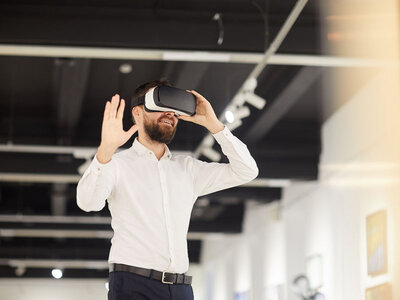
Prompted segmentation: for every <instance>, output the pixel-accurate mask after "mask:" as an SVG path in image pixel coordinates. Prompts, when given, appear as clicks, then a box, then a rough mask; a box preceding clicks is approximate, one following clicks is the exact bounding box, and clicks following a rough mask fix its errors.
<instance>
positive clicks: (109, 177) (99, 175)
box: [76, 154, 117, 211]
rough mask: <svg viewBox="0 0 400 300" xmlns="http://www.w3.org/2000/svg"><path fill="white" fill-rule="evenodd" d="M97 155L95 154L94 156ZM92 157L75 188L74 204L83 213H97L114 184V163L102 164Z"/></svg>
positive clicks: (112, 160) (113, 160) (113, 159)
mask: <svg viewBox="0 0 400 300" xmlns="http://www.w3.org/2000/svg"><path fill="white" fill-rule="evenodd" d="M96 155H97V154H96ZM96 155H95V156H94V158H93V160H92V162H91V164H90V165H89V167H88V168H87V169H86V171H85V173H84V174H83V176H82V178H81V179H80V180H79V182H78V186H77V188H76V202H77V205H78V206H79V208H80V209H82V210H84V211H99V210H101V209H103V207H104V206H105V201H106V199H107V198H109V197H110V195H111V192H112V190H113V188H114V186H115V182H116V174H117V172H116V162H115V158H114V157H113V158H112V159H111V161H109V162H108V163H106V164H102V163H100V162H99V161H98V160H97V157H96Z"/></svg>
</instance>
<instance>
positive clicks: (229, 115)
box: [225, 110, 235, 123]
mask: <svg viewBox="0 0 400 300" xmlns="http://www.w3.org/2000/svg"><path fill="white" fill-rule="evenodd" d="M225 119H226V120H227V121H228V122H229V123H233V121H235V116H234V114H233V112H231V111H230V110H227V111H226V112H225Z"/></svg>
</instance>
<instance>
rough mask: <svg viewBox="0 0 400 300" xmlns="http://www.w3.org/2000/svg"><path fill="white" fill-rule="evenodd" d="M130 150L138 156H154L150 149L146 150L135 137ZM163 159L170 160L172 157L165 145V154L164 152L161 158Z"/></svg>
mask: <svg viewBox="0 0 400 300" xmlns="http://www.w3.org/2000/svg"><path fill="white" fill-rule="evenodd" d="M132 148H133V150H135V151H136V153H137V154H139V155H140V156H152V155H154V153H153V151H151V150H150V149H147V148H146V146H144V145H143V144H142V143H140V142H139V140H138V138H137V137H135V140H134V141H133V143H132ZM164 157H166V158H171V157H172V154H171V151H170V150H169V148H168V146H167V145H165V152H164V155H163V156H162V157H161V158H164Z"/></svg>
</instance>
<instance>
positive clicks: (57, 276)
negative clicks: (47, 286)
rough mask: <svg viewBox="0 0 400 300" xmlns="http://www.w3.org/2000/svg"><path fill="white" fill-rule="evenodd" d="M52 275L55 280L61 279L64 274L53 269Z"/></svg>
mask: <svg viewBox="0 0 400 300" xmlns="http://www.w3.org/2000/svg"><path fill="white" fill-rule="evenodd" d="M51 275H53V277H54V278H55V279H60V278H61V277H62V276H63V272H62V271H61V270H60V269H53V270H51Z"/></svg>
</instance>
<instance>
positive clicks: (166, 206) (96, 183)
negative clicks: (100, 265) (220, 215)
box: [76, 126, 258, 273]
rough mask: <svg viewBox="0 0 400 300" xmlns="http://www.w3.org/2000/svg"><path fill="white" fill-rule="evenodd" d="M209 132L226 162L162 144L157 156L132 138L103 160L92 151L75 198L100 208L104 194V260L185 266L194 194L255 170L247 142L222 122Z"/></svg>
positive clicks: (87, 207)
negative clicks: (107, 222)
mask: <svg viewBox="0 0 400 300" xmlns="http://www.w3.org/2000/svg"><path fill="white" fill-rule="evenodd" d="M213 136H214V138H215V139H216V141H217V142H218V143H219V144H220V146H221V149H222V152H223V153H224V154H225V155H226V156H227V157H228V159H229V163H217V162H210V163H209V162H204V161H201V160H198V159H196V158H194V157H192V156H189V155H175V154H171V152H170V150H169V149H168V147H167V146H166V147H165V152H164V155H163V156H162V157H161V159H160V160H158V159H157V157H156V156H155V154H154V153H153V152H152V151H151V150H149V149H147V148H146V147H145V146H144V145H143V144H141V143H140V142H139V141H138V139H137V138H135V140H134V142H133V144H132V147H130V148H129V149H126V150H123V151H120V152H118V153H115V154H114V155H113V156H112V159H111V161H109V162H108V163H106V164H102V163H100V162H99V161H98V160H97V158H96V155H95V156H94V158H93V161H92V163H91V164H90V166H89V168H88V169H87V170H86V171H85V173H84V174H83V176H82V178H81V179H80V180H79V183H78V186H77V191H76V192H77V193H76V196H77V204H78V206H79V207H80V208H81V209H82V210H84V211H99V210H101V209H102V208H103V207H104V205H105V201H106V199H107V202H108V208H109V210H110V213H111V226H112V228H113V231H114V235H113V238H112V240H111V249H110V254H109V258H108V262H109V263H122V264H127V265H132V266H137V267H142V268H148V269H154V270H158V271H166V272H171V273H185V272H187V270H188V268H189V258H188V251H187V232H188V227H189V221H190V216H191V211H192V208H193V204H194V203H195V201H196V199H197V198H198V197H199V196H202V195H206V194H210V193H213V192H216V191H219V190H223V189H227V188H230V187H234V186H237V185H241V184H244V183H246V182H249V181H251V180H252V179H254V178H255V177H257V175H258V168H257V164H256V162H255V160H254V159H253V157H252V156H251V155H250V153H249V151H248V149H247V146H246V145H245V144H244V143H243V142H241V141H240V140H239V139H238V138H237V137H235V136H234V135H233V134H232V133H231V131H230V130H229V129H228V128H227V127H226V126H225V128H224V129H223V130H221V131H219V132H217V133H215V134H213Z"/></svg>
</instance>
